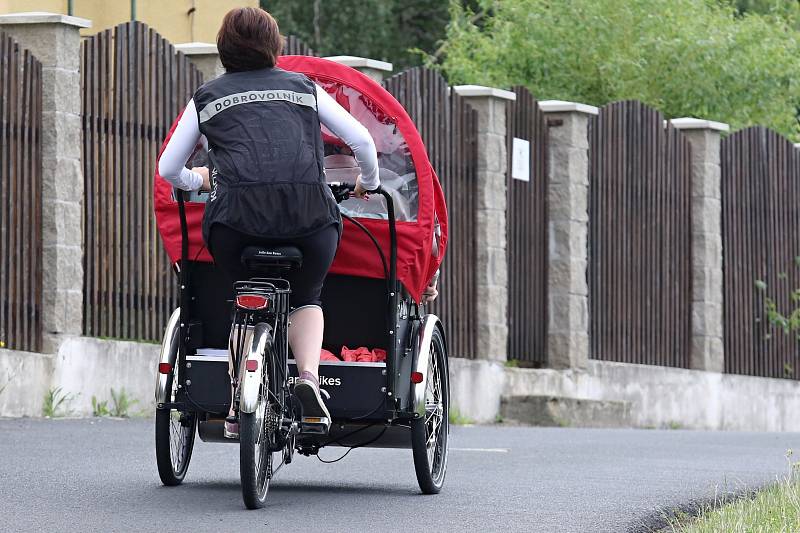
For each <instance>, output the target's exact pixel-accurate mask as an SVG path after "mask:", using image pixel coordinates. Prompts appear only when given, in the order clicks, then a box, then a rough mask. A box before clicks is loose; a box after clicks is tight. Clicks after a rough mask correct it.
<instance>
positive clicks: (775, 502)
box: [666, 479, 800, 533]
mask: <svg viewBox="0 0 800 533" xmlns="http://www.w3.org/2000/svg"><path fill="white" fill-rule="evenodd" d="M711 507H712V506H708V507H707V508H706V509H705V511H701V512H702V514H701V516H700V517H699V518H697V519H695V520H691V521H685V520H681V519H680V518H678V519H676V520H674V521H673V522H672V523H671V524H670V527H669V528H667V530H666V531H673V532H675V533H712V532H714V533H717V532H719V533H723V532H724V533H729V532H730V533H736V532H742V533H744V532H748V533H749V532H759V533H772V532H776V533H778V532H780V533H783V532H786V533H791V532H794V531H800V481H798V480H789V479H786V480H783V481H780V482H778V483H777V484H775V485H773V486H771V487H769V488H767V489H764V490H762V491H759V492H757V493H756V494H755V496H754V497H753V498H752V499H751V498H746V499H740V500H738V501H736V502H733V503H730V504H728V505H724V506H722V507H720V508H718V509H712V508H711Z"/></svg>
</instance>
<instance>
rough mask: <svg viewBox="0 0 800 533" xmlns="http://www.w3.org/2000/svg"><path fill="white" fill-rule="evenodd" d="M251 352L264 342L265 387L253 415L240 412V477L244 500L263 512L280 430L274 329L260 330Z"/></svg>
mask: <svg viewBox="0 0 800 533" xmlns="http://www.w3.org/2000/svg"><path fill="white" fill-rule="evenodd" d="M257 330H260V331H257V333H256V334H254V335H253V338H252V341H251V347H252V348H251V349H254V348H255V347H257V346H258V345H259V344H261V343H262V342H263V343H264V344H263V346H264V354H263V364H262V365H261V368H260V369H259V370H260V371H261V388H260V390H259V394H258V405H257V408H256V409H255V412H253V413H244V412H240V413H239V474H240V476H241V480H242V499H243V500H244V504H245V507H247V508H248V509H260V508H261V507H264V504H265V503H266V500H267V491H268V490H269V482H270V479H271V478H272V472H273V470H272V468H273V452H272V451H271V449H270V448H271V446H270V443H271V442H272V441H273V440H274V434H275V431H276V429H277V428H276V420H277V417H276V413H274V412H273V409H272V407H271V402H270V395H269V390H270V389H269V386H270V379H269V375H270V368H271V366H272V365H273V364H274V363H273V362H274V360H275V359H274V357H273V356H274V339H273V337H272V330H271V328H268V327H267V328H264V329H261V328H258V327H257Z"/></svg>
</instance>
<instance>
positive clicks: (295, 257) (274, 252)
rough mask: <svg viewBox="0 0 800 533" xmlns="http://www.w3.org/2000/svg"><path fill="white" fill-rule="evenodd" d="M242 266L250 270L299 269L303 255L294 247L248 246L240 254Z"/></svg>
mask: <svg viewBox="0 0 800 533" xmlns="http://www.w3.org/2000/svg"><path fill="white" fill-rule="evenodd" d="M242 264H243V265H244V266H245V267H246V268H248V269H251V270H258V269H259V268H261V269H275V268H287V269H292V268H300V266H301V265H302V264H303V253H302V252H301V251H300V250H299V249H297V248H296V247H294V246H248V247H247V248H245V249H244V251H243V252H242Z"/></svg>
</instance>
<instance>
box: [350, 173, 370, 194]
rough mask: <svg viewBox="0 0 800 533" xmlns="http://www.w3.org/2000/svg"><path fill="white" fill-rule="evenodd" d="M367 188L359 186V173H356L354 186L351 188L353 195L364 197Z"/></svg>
mask: <svg viewBox="0 0 800 533" xmlns="http://www.w3.org/2000/svg"><path fill="white" fill-rule="evenodd" d="M367 192H368V191H367V190H366V189H365V188H364V187H362V186H361V174H359V175H358V177H357V178H356V188H355V190H353V196H355V197H356V198H366V197H367Z"/></svg>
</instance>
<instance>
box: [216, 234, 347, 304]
mask: <svg viewBox="0 0 800 533" xmlns="http://www.w3.org/2000/svg"><path fill="white" fill-rule="evenodd" d="M208 240H209V242H208V245H209V246H208V248H209V250H211V254H212V255H213V256H214V263H216V265H217V266H218V267H219V268H220V270H222V272H223V274H225V276H226V277H227V278H228V282H229V283H230V285H233V282H234V281H241V280H244V279H247V270H246V269H245V267H244V265H243V264H242V251H243V250H244V249H245V248H246V247H248V246H280V245H290V246H296V247H297V248H299V249H300V251H301V252H302V253H303V266H301V267H300V268H299V269H296V270H291V271H289V272H286V273H285V274H284V277H285V279H286V280H287V281H288V282H289V284H290V285H291V287H292V294H291V296H290V297H289V305H290V306H291V307H292V308H293V309H298V308H300V307H303V306H306V305H318V306H321V305H322V302H321V300H320V293H321V292H322V283H323V282H324V281H325V275H326V274H327V273H328V270H329V269H330V267H331V263H333V257H334V256H335V255H336V248H337V247H338V245H339V228H338V227H337V226H335V225H331V226H328V227H326V228H323V229H321V230H319V231H317V232H316V233H312V234H311V235H307V236H305V237H298V238H294V239H282V240H279V239H266V238H260V237H253V236H251V235H246V234H244V233H240V232H238V231H236V230H234V229H231V228H229V227H228V226H225V225H223V224H214V225H213V226H212V227H211V229H210V231H209V236H208Z"/></svg>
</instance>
